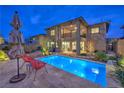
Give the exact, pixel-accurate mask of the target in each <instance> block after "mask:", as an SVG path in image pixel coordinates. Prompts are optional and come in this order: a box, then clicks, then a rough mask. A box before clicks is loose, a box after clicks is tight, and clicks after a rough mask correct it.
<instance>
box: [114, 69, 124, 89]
mask: <svg viewBox="0 0 124 93" xmlns="http://www.w3.org/2000/svg"><path fill="white" fill-rule="evenodd" d="M115 74H116V77H117V78H118V80H119V81H120V82H121V85H122V86H123V87H124V70H123V69H117V70H116V72H115Z"/></svg>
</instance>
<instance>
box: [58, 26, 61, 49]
mask: <svg viewBox="0 0 124 93" xmlns="http://www.w3.org/2000/svg"><path fill="white" fill-rule="evenodd" d="M58 48H59V51H61V26H58Z"/></svg>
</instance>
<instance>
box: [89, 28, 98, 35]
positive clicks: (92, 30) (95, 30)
mask: <svg viewBox="0 0 124 93" xmlns="http://www.w3.org/2000/svg"><path fill="white" fill-rule="evenodd" d="M91 33H92V34H94V33H99V28H98V27H95V28H91Z"/></svg>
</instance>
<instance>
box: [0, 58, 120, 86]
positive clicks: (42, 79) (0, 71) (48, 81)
mask: <svg viewBox="0 0 124 93" xmlns="http://www.w3.org/2000/svg"><path fill="white" fill-rule="evenodd" d="M22 63H23V60H20V65H21V64H22ZM46 67H47V70H48V73H46V71H45V69H41V70H39V71H38V72H37V77H36V80H35V81H33V77H34V72H32V74H31V75H30V77H28V75H29V74H28V73H27V71H26V68H25V66H24V67H23V68H22V69H21V72H24V73H26V74H27V77H26V78H25V79H24V80H23V81H21V82H19V83H13V84H11V83H9V79H10V78H11V77H12V76H14V75H15V74H16V60H11V61H9V62H0V87H2V88H95V87H96V88H97V87H100V86H98V85H96V84H94V83H92V82H90V81H88V80H85V79H82V78H79V77H77V76H75V75H73V74H70V73H67V72H64V71H62V70H59V69H57V68H55V67H53V66H50V65H47V66H46ZM107 82H108V87H121V86H120V84H118V83H117V82H116V81H115V80H113V79H112V78H111V77H109V75H108V74H107Z"/></svg>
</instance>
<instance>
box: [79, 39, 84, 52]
mask: <svg viewBox="0 0 124 93" xmlns="http://www.w3.org/2000/svg"><path fill="white" fill-rule="evenodd" d="M84 47H85V44H84V42H83V41H82V42H80V48H81V50H83V51H84V50H85V48H84Z"/></svg>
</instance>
